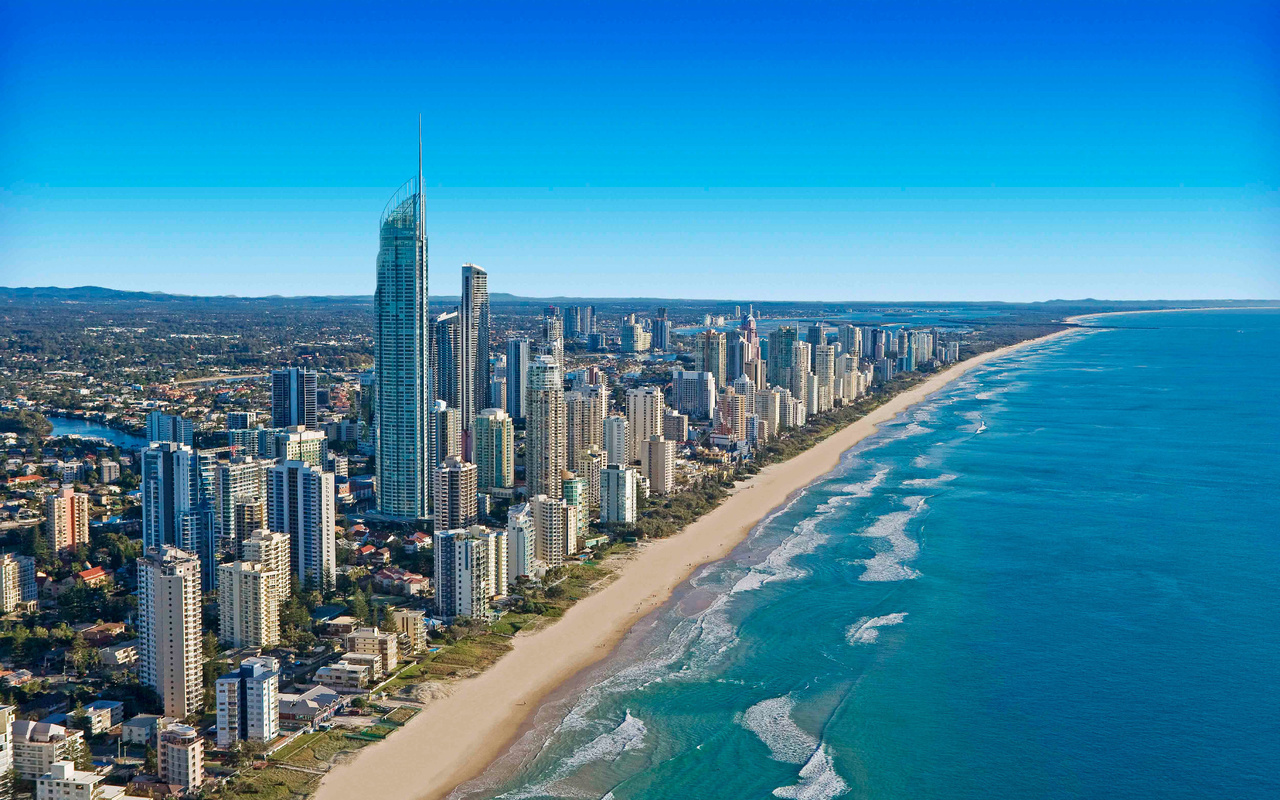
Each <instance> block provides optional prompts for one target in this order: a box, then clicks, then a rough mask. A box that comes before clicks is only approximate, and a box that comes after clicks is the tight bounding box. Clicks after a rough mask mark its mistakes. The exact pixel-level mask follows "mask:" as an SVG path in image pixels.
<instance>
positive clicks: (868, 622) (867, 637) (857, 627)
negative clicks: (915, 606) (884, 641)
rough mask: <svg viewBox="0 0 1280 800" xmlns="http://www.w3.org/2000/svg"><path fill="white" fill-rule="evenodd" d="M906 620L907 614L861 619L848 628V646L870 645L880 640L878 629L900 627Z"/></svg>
mask: <svg viewBox="0 0 1280 800" xmlns="http://www.w3.org/2000/svg"><path fill="white" fill-rule="evenodd" d="M906 618H907V612H905V611H900V612H898V613H896V614H885V615H884V616H883V617H863V618H862V619H860V620H858V621H857V622H855V623H853V624H852V625H850V626H849V632H848V634H847V638H848V639H849V644H871V643H872V642H874V641H875V640H876V639H879V638H880V629H881V628H884V627H888V626H889V625H901V624H902V621H903V620H905V619H906Z"/></svg>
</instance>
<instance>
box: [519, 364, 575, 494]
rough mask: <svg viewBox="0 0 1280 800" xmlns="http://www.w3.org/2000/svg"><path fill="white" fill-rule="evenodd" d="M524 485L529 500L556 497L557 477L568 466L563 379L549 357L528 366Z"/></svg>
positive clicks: (557, 365)
mask: <svg viewBox="0 0 1280 800" xmlns="http://www.w3.org/2000/svg"><path fill="white" fill-rule="evenodd" d="M526 401H527V404H528V405H527V407H526V414H527V417H526V419H527V429H528V433H527V435H526V437H525V457H524V464H525V483H526V485H527V486H528V489H529V496H530V497H532V496H534V495H539V494H545V495H547V496H548V497H559V496H560V492H561V486H560V473H561V472H562V471H564V469H565V468H566V467H567V466H568V457H567V452H566V445H567V440H568V437H567V431H566V430H565V408H564V379H563V377H562V376H561V372H560V364H559V362H557V361H556V360H555V359H554V358H553V357H551V356H545V355H544V356H538V357H537V358H536V359H534V361H533V362H532V363H531V364H530V365H529V393H528V397H527V398H526Z"/></svg>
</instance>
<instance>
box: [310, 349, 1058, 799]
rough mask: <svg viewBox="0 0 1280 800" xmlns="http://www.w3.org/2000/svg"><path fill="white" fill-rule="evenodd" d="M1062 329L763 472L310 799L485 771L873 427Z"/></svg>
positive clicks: (956, 372)
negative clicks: (578, 678) (549, 707)
mask: <svg viewBox="0 0 1280 800" xmlns="http://www.w3.org/2000/svg"><path fill="white" fill-rule="evenodd" d="M1078 330H1079V329H1068V330H1065V331H1059V332H1058V333H1054V334H1050V335H1049V336H1045V337H1041V338H1039V339H1033V340H1028V341H1026V342H1021V343H1019V344H1016V345H1012V346H1010V347H1005V348H1001V349H999V350H994V351H992V352H989V353H984V354H982V355H979V356H975V357H974V358H971V359H968V360H967V361H963V362H960V363H959V364H955V365H953V366H952V367H950V368H949V369H947V370H944V371H942V372H940V373H938V374H937V375H934V376H933V377H931V378H929V379H928V380H926V381H925V382H924V383H922V384H920V385H919V386H916V387H914V388H912V389H910V390H909V391H906V392H903V393H902V394H900V395H898V396H896V397H894V398H892V399H890V400H889V401H888V402H887V403H885V404H884V405H882V406H880V407H879V408H877V409H875V410H874V411H872V412H871V413H870V414H868V415H867V416H865V417H863V418H862V419H859V420H857V421H856V422H854V423H852V424H850V425H849V426H848V427H846V428H843V429H841V430H840V431H838V432H836V433H834V434H832V435H831V436H830V437H828V438H827V439H826V440H824V441H822V442H821V443H819V444H818V445H817V446H815V447H813V448H812V449H810V450H807V451H805V452H804V453H801V454H800V455H798V456H796V457H795V458H792V459H791V460H789V461H786V462H783V463H780V464H774V465H771V466H768V467H766V468H764V469H762V470H761V471H760V472H759V473H758V474H756V475H755V476H753V477H752V478H750V479H749V480H747V481H744V482H742V483H740V484H739V485H738V487H737V488H736V489H735V491H734V492H733V494H732V495H731V496H730V497H729V498H727V499H726V500H725V501H724V502H723V503H722V504H721V505H720V506H719V507H717V508H716V509H714V510H712V511H711V512H709V513H707V514H706V515H704V516H702V517H701V518H699V519H698V520H697V521H695V522H693V523H692V524H690V525H689V526H688V527H686V528H685V529H684V530H682V531H680V532H679V533H678V534H676V535H674V536H670V537H668V538H666V539H660V540H657V541H653V542H650V543H646V544H644V545H643V546H642V547H641V548H640V550H639V552H638V553H637V554H636V555H634V556H632V557H631V558H630V559H629V560H628V561H627V562H626V563H625V564H623V565H622V566H621V567H620V568H619V575H618V577H617V578H616V579H615V580H613V582H612V583H610V584H608V585H607V586H605V587H604V588H603V589H601V590H600V591H598V592H596V593H595V594H592V595H590V596H588V597H585V598H583V599H582V600H581V601H579V602H578V603H577V604H576V605H574V606H573V607H572V608H570V609H569V611H568V612H567V613H566V614H565V615H564V617H563V618H562V619H561V620H559V621H558V622H556V623H555V624H553V625H551V626H549V627H546V628H543V629H541V630H539V631H537V632H535V633H532V634H529V635H526V636H517V637H516V638H515V640H514V645H515V647H514V649H513V650H512V651H511V652H510V653H508V654H507V655H505V656H504V657H503V658H501V659H500V660H499V661H498V662H497V663H496V664H494V665H493V666H492V667H490V668H489V669H488V670H486V671H485V672H483V673H481V674H480V675H479V676H477V677H474V678H469V679H465V680H461V681H459V682H457V683H456V684H455V685H454V686H453V687H452V690H453V691H452V694H450V695H449V696H448V697H445V698H443V699H439V700H433V701H432V702H431V703H430V704H428V705H427V707H426V708H425V709H424V710H423V711H422V712H421V713H420V714H418V715H417V716H416V717H415V718H414V719H413V720H412V721H411V722H409V723H408V724H407V725H406V726H405V727H404V728H403V729H401V730H400V731H399V732H397V733H395V734H394V735H392V736H391V737H389V738H388V739H387V740H386V741H384V742H380V743H378V744H374V745H370V746H369V747H366V748H364V749H363V750H361V751H360V752H359V753H358V754H357V756H356V757H355V758H354V759H352V760H351V761H349V762H347V763H345V764H342V765H340V766H337V767H335V768H334V769H333V770H332V771H331V772H329V773H328V774H327V775H326V776H325V777H324V778H323V779H322V780H321V782H320V786H319V789H318V790H317V794H316V797H317V800H351V799H352V798H362V797H370V798H379V800H411V799H414V800H416V799H418V798H421V799H422V800H427V799H428V798H432V799H433V798H440V797H444V796H445V795H447V794H448V793H449V792H450V791H452V790H453V788H454V787H456V786H457V785H458V784H460V783H462V782H464V781H467V780H469V779H471V778H473V777H475V776H476V775H478V774H480V773H481V772H482V771H484V769H485V767H487V766H488V765H489V764H490V763H492V762H493V761H494V760H495V759H496V758H497V757H498V756H500V755H501V754H502V753H503V752H504V750H505V749H506V748H507V747H508V746H509V745H510V744H511V742H512V741H513V740H514V739H515V737H516V735H517V734H518V733H519V731H520V728H521V725H522V724H523V723H524V722H525V721H526V720H527V719H528V718H529V717H530V716H531V715H532V714H533V712H534V711H536V710H537V708H538V704H539V702H540V701H542V700H543V699H544V698H546V697H547V695H548V694H550V693H551V692H552V691H553V690H554V689H555V688H556V687H557V686H559V685H560V684H562V683H563V682H564V681H566V680H568V679H570V678H572V677H573V676H574V675H575V674H576V673H578V672H579V671H581V670H583V669H585V668H587V667H589V666H591V665H592V664H595V663H596V662H598V661H600V660H601V659H603V658H604V657H605V656H607V655H608V654H609V653H610V651H612V650H613V648H614V646H615V645H616V644H617V643H618V642H619V641H620V640H621V639H622V637H623V636H624V635H625V634H626V632H627V631H628V630H629V629H630V628H631V627H632V626H633V625H634V624H635V623H636V622H638V621H639V620H640V619H641V618H642V617H644V616H645V615H646V614H649V613H650V612H651V611H653V610H654V609H655V608H657V607H658V606H660V605H662V603H664V602H665V601H666V600H667V599H668V598H669V597H670V596H671V594H672V592H673V591H674V590H675V589H676V587H678V586H679V585H680V584H681V583H683V582H684V581H685V579H686V578H688V577H689V575H690V574H692V573H693V571H694V570H695V569H696V568H698V567H699V566H701V565H702V564H705V563H707V562H710V561H715V560H718V559H721V558H724V557H725V556H726V555H728V554H729V552H730V551H731V550H732V549H733V548H734V547H735V546H736V545H737V544H738V543H740V542H741V541H742V540H743V539H745V538H746V537H747V535H748V534H749V533H750V532H751V530H752V528H754V527H755V525H756V523H757V522H758V521H760V520H761V519H763V518H764V517H765V516H767V515H768V514H769V512H770V511H772V510H773V509H775V508H777V507H778V506H780V505H782V504H783V503H785V502H786V500H787V498H788V496H790V495H791V494H792V493H793V492H795V491H797V490H799V489H802V488H804V487H805V486H807V485H809V484H810V483H812V482H813V481H815V480H816V479H818V478H819V477H821V476H822V475H825V474H826V473H828V472H830V471H831V470H832V469H834V468H835V467H836V466H837V465H838V464H839V462H840V456H841V454H843V453H844V452H845V451H846V450H848V449H849V448H850V447H853V446H854V445H855V444H857V443H858V442H859V441H861V440H862V439H864V438H866V437H867V436H869V435H871V434H872V433H874V432H875V430H876V426H877V425H878V424H879V423H882V422H885V421H886V420H889V419H892V418H893V417H895V416H896V415H897V414H898V413H900V412H901V411H903V410H904V409H906V408H908V407H910V406H912V405H914V404H916V403H918V402H920V401H921V400H923V399H924V398H925V397H927V396H929V395H930V394H933V393H934V392H936V391H938V390H939V389H941V388H943V387H944V386H946V385H947V384H948V383H950V382H952V381H954V380H955V379H956V378H958V377H960V376H961V375H963V374H964V373H966V372H968V371H969V370H971V369H973V368H974V367H977V366H979V365H980V364H983V363H984V362H986V361H989V360H991V359H993V358H998V357H999V356H1002V355H1005V354H1007V353H1009V352H1010V351H1012V350H1016V349H1019V348H1023V347H1026V346H1027V345H1029V344H1033V343H1036V342H1043V341H1045V340H1047V339H1052V338H1056V337H1059V336H1063V335H1068V334H1071V333H1075V332H1078Z"/></svg>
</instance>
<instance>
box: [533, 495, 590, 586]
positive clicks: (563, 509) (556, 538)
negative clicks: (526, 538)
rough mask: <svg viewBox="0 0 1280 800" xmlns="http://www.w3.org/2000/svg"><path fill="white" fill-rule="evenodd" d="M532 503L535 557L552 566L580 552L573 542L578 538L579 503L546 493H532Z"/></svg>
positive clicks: (556, 565)
mask: <svg viewBox="0 0 1280 800" xmlns="http://www.w3.org/2000/svg"><path fill="white" fill-rule="evenodd" d="M528 505H529V512H530V514H532V516H533V527H534V531H535V541H534V548H533V551H534V558H536V559H537V560H538V561H541V562H542V563H543V564H545V565H546V566H547V567H548V568H550V569H554V568H555V567H559V566H561V565H563V564H564V562H565V559H566V558H567V557H568V556H570V555H573V553H574V552H576V551H575V550H574V549H573V546H574V544H575V542H576V540H577V530H578V520H577V513H578V509H577V506H571V505H569V504H568V503H566V502H565V501H564V499H563V498H560V497H548V496H546V495H545V494H537V495H534V496H532V497H530V498H529V504H528Z"/></svg>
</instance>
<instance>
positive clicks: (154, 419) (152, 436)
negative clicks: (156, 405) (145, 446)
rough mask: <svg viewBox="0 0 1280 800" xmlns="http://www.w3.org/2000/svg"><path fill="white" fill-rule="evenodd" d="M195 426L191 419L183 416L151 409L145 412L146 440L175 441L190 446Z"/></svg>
mask: <svg viewBox="0 0 1280 800" xmlns="http://www.w3.org/2000/svg"><path fill="white" fill-rule="evenodd" d="M194 433H195V428H194V426H193V425H192V423H191V420H189V419H186V418H184V417H179V416H174V415H172V414H165V413H164V412H162V411H152V412H151V413H150V414H147V441H149V442H176V443H178V444H184V445H186V446H187V447H190V446H191V443H192V439H193V437H194Z"/></svg>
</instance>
